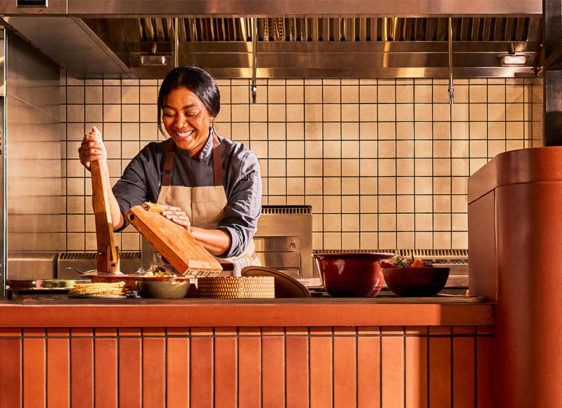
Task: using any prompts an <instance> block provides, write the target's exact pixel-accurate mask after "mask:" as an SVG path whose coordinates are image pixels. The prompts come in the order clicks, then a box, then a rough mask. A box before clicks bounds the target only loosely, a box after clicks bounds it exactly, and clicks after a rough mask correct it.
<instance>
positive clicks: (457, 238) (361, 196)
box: [61, 77, 542, 251]
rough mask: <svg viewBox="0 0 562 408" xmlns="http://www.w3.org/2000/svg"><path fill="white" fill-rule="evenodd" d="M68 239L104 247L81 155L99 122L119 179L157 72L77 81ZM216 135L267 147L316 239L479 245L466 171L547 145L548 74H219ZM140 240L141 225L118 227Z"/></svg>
mask: <svg viewBox="0 0 562 408" xmlns="http://www.w3.org/2000/svg"><path fill="white" fill-rule="evenodd" d="M63 81H64V86H63V87H62V90H61V93H62V94H61V97H62V98H63V101H65V102H64V105H63V111H64V112H63V113H64V114H65V115H66V123H65V129H66V146H65V151H66V152H67V153H66V203H67V214H66V219H67V232H68V234H67V237H68V238H67V242H66V245H67V248H66V250H69V251H84V250H86V251H92V250H95V247H96V242H95V227H94V218H93V215H92V208H91V198H90V195H91V185H90V180H89V178H88V174H87V173H86V172H85V171H84V169H83V168H82V166H81V165H80V162H79V160H78V157H77V149H78V146H79V143H80V140H81V138H82V135H83V134H84V132H85V131H86V130H87V129H89V128H90V127H91V126H92V125H94V124H95V125H96V126H99V127H100V128H101V130H102V132H103V134H104V137H105V141H106V143H107V149H108V155H109V164H110V172H111V178H112V181H113V182H115V181H116V180H117V179H118V177H119V176H120V175H121V173H122V171H123V170H124V168H125V166H126V165H127V163H128V162H129V161H130V159H131V158H132V157H133V156H134V155H135V154H136V153H137V152H138V151H139V150H140V149H141V148H142V147H143V146H144V145H145V144H147V143H148V142H150V141H153V140H162V139H163V138H164V136H162V135H161V134H159V133H158V130H157V117H156V115H157V111H156V98H157V92H158V85H159V82H158V81H156V80H77V79H74V78H71V77H68V78H64V79H63ZM218 83H219V87H220V91H221V100H222V106H221V112H220V114H219V115H218V117H217V118H216V125H215V126H216V129H217V132H218V133H219V134H220V135H221V136H224V137H228V138H232V139H233V140H236V141H238V142H241V143H244V144H245V145H246V146H247V147H249V148H251V149H252V150H253V151H254V152H255V153H256V154H257V156H258V158H259V160H260V165H261V171H262V181H263V204H270V205H297V204H299V205H300V204H308V205H311V206H312V211H313V248H314V249H377V248H383V249H384V248H386V249H394V248H416V249H426V248H436V249H447V248H466V247H467V203H466V185H467V178H468V177H469V176H470V175H471V174H472V173H474V172H475V171H476V170H477V169H479V168H480V167H481V166H482V165H483V164H485V163H486V162H487V161H488V160H490V159H491V158H492V157H494V156H495V155H497V154H498V153H501V152H504V151H506V150H513V149H521V148H526V147H532V146H538V145H540V144H541V143H542V83H541V81H540V80H535V79H470V80H456V81H455V83H454V89H455V103H454V104H453V105H450V104H449V100H448V92H447V88H448V86H447V81H444V80H436V79H423V80H421V79H416V80H413V79H411V80H402V79H399V80H387V79H384V80H383V79H378V80H377V79H372V80H350V79H341V80H340V79H335V80H334V79H324V80H322V79H314V80H294V79H290V80H289V79H287V80H282V79H269V80H259V81H258V91H257V100H256V103H255V104H254V103H251V97H250V82H249V80H240V79H231V80H219V81H218ZM118 238H119V241H120V247H121V248H122V249H123V250H138V249H139V238H138V234H137V233H136V231H135V230H133V229H132V228H128V229H127V230H125V231H124V232H123V233H121V234H119V236H118Z"/></svg>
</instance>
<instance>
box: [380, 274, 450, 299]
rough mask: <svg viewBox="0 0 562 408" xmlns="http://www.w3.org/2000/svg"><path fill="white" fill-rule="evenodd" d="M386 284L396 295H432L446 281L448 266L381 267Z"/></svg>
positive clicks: (443, 285)
mask: <svg viewBox="0 0 562 408" xmlns="http://www.w3.org/2000/svg"><path fill="white" fill-rule="evenodd" d="M382 273H383V274H384V280H385V282H386V286H388V288H389V289H390V290H391V291H393V292H394V293H395V294H396V295H398V296H416V297H425V296H434V295H436V294H438V293H439V292H440V291H441V290H442V289H443V288H444V287H445V284H446V283H447V279H448V278H449V268H436V267H425V268H394V267H384V268H382Z"/></svg>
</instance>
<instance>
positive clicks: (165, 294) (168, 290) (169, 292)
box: [137, 279, 189, 299]
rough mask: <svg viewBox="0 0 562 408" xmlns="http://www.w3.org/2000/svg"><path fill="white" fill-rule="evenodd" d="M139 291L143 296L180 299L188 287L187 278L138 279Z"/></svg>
mask: <svg viewBox="0 0 562 408" xmlns="http://www.w3.org/2000/svg"><path fill="white" fill-rule="evenodd" d="M137 285H138V287H139V293H140V295H141V297H143V298H159V299H182V298H184V297H185V295H186V294H187V290H188V289H189V280H182V281H179V280H174V279H165V280H164V279H162V280H155V279H154V280H153V279H150V280H140V281H138V284H137Z"/></svg>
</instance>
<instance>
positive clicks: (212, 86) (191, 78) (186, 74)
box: [158, 66, 221, 135]
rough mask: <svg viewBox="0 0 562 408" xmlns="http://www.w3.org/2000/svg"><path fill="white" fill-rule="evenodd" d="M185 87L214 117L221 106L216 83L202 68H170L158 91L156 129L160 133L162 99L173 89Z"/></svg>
mask: <svg viewBox="0 0 562 408" xmlns="http://www.w3.org/2000/svg"><path fill="white" fill-rule="evenodd" d="M181 87H186V88H187V89H189V90H190V91H191V92H193V93H194V94H195V95H197V97H198V98H199V99H201V102H203V104H204V105H205V107H206V108H207V110H208V111H209V113H210V114H211V115H212V116H213V117H214V118H215V117H216V116H217V115H218V114H219V111H220V108H221V95H220V92H219V88H218V87H217V83H216V82H215V80H214V79H213V77H212V76H211V75H209V73H208V72H207V71H205V70H204V69H201V68H199V67H195V66H185V67H178V68H174V69H173V70H171V71H170V72H169V73H168V75H166V78H164V81H163V82H162V85H161V86H160V91H159V92H158V129H159V130H160V132H162V134H164V135H165V134H166V133H165V132H164V131H163V130H162V109H163V108H164V99H165V98H166V96H167V95H168V94H169V93H170V92H171V91H173V90H174V89H177V88H181Z"/></svg>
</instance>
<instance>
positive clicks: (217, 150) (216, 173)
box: [213, 132, 222, 187]
mask: <svg viewBox="0 0 562 408" xmlns="http://www.w3.org/2000/svg"><path fill="white" fill-rule="evenodd" d="M221 156H222V153H221V144H220V142H219V139H218V137H217V136H216V135H215V133H214V132H213V179H214V181H215V186H221V187H222V157H221Z"/></svg>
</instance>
